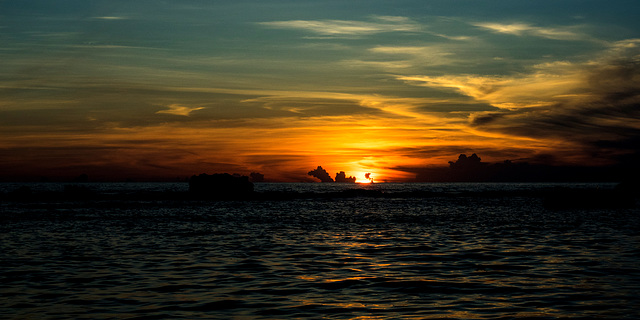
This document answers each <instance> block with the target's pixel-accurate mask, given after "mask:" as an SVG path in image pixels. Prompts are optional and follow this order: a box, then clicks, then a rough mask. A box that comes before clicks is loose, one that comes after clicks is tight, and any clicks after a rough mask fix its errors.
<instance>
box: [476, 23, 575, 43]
mask: <svg viewBox="0 0 640 320" xmlns="http://www.w3.org/2000/svg"><path fill="white" fill-rule="evenodd" d="M472 25H474V26H476V27H479V28H482V29H486V30H489V31H491V32H494V33H502V34H509V35H514V36H533V37H540V38H546V39H553V40H585V39H586V38H587V37H586V35H584V34H582V33H579V32H576V31H574V30H575V29H577V27H568V28H566V27H565V28H552V27H537V26H532V25H530V24H527V23H519V22H518V23H497V22H479V23H473V24H472Z"/></svg>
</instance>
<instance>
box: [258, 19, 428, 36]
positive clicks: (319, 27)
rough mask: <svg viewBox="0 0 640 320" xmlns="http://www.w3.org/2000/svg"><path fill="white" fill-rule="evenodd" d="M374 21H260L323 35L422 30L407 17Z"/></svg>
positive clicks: (264, 23)
mask: <svg viewBox="0 0 640 320" xmlns="http://www.w3.org/2000/svg"><path fill="white" fill-rule="evenodd" d="M371 20H372V21H356V20H286V21H269V22H260V23H259V24H260V25H262V26H265V27H268V28H274V29H293V30H304V31H308V32H311V33H315V34H318V35H322V36H364V35H371V34H377V33H386V32H421V31H422V30H423V28H422V26H421V25H420V24H418V23H416V22H414V21H413V20H411V19H409V18H406V17H394V16H374V17H373V18H372V19H371Z"/></svg>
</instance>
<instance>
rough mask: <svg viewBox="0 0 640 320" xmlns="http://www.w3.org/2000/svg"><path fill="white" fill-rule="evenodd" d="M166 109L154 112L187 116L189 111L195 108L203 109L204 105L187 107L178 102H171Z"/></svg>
mask: <svg viewBox="0 0 640 320" xmlns="http://www.w3.org/2000/svg"><path fill="white" fill-rule="evenodd" d="M168 108H169V109H167V110H160V111H158V112H156V113H158V114H172V115H176V116H186V117H188V116H189V114H191V112H193V111H196V110H201V109H204V107H187V106H183V105H179V104H172V105H169V106H168Z"/></svg>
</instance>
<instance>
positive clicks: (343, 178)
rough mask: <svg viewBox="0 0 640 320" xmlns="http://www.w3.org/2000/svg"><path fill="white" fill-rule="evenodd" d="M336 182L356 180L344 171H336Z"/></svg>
mask: <svg viewBox="0 0 640 320" xmlns="http://www.w3.org/2000/svg"><path fill="white" fill-rule="evenodd" d="M336 182H356V177H352V176H349V177H347V174H346V173H345V172H344V171H340V172H338V173H336Z"/></svg>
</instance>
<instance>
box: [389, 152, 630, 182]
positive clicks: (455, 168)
mask: <svg viewBox="0 0 640 320" xmlns="http://www.w3.org/2000/svg"><path fill="white" fill-rule="evenodd" d="M393 169H396V170H399V171H405V172H411V173H414V174H415V175H416V178H415V180H413V182H622V181H640V170H639V169H640V166H638V165H637V164H636V163H635V162H633V163H626V164H618V165H611V166H587V165H585V166H552V165H545V164H530V163H528V162H513V161H511V160H505V161H503V162H498V163H487V162H482V159H481V158H480V157H479V156H478V155H476V154H475V153H474V154H472V155H471V156H467V155H466V154H461V155H460V156H459V157H458V159H457V160H456V161H449V166H448V167H444V166H441V167H424V168H405V167H396V168H393Z"/></svg>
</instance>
